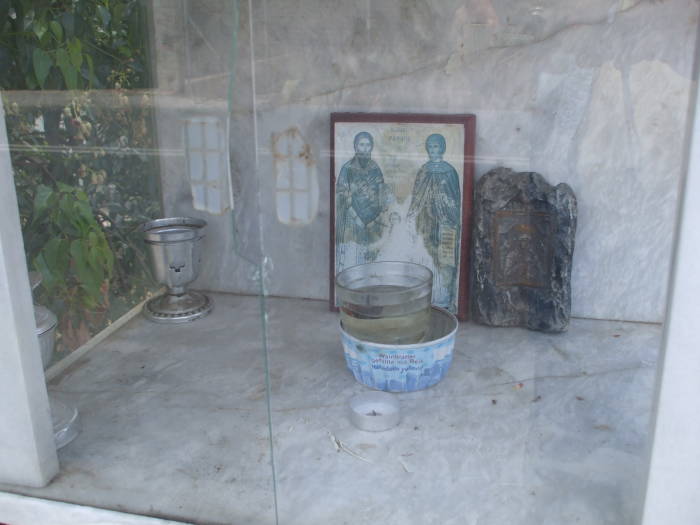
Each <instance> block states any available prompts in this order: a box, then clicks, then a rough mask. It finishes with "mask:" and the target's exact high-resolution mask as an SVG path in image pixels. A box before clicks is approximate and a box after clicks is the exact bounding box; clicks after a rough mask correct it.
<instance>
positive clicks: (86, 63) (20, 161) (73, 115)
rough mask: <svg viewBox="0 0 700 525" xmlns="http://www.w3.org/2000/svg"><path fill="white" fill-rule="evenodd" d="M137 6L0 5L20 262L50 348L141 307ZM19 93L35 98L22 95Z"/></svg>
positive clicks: (145, 104)
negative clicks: (54, 321) (53, 341)
mask: <svg viewBox="0 0 700 525" xmlns="http://www.w3.org/2000/svg"><path fill="white" fill-rule="evenodd" d="M145 23H146V13H145V12H144V9H143V8H142V3H141V2H139V1H137V0H91V1H78V0H43V1H42V0H9V1H8V0H0V71H3V74H2V75H0V88H2V89H3V90H4V93H3V102H4V104H5V113H6V122H7V128H8V135H9V140H10V148H11V157H12V164H13V168H14V175H15V184H16V188H17V194H18V200H19V207H20V218H21V223H22V230H23V235H24V242H25V250H26V253H27V261H28V264H29V267H30V268H33V269H35V270H38V271H40V272H41V274H42V276H43V286H42V287H41V289H40V290H41V292H40V296H39V297H38V300H39V302H41V303H42V304H45V305H47V306H48V307H49V308H50V309H52V310H53V311H54V312H55V313H56V314H57V315H58V317H59V320H60V321H59V322H60V324H59V334H60V335H59V345H58V348H59V350H69V349H72V348H75V347H77V346H79V345H80V344H82V343H84V342H85V341H86V340H87V339H89V337H90V336H91V335H92V334H94V333H95V332H96V331H98V330H99V329H101V328H103V327H104V326H105V325H106V324H108V323H109V322H110V320H112V319H114V318H116V317H118V316H120V315H121V314H123V313H124V312H125V311H126V310H127V309H128V308H130V307H131V306H133V305H134V304H135V303H137V302H138V301H140V300H141V299H143V298H144V297H145V296H146V295H147V293H148V292H149V290H150V288H151V286H152V285H151V282H152V281H151V279H150V276H149V274H148V266H147V262H146V259H145V255H144V253H143V250H144V248H143V245H142V243H141V241H140V236H139V234H138V232H137V231H136V229H137V227H138V225H139V224H141V223H142V222H144V221H146V220H149V219H151V218H154V217H157V216H158V215H159V214H160V204H159V202H160V199H159V194H158V185H157V173H158V171H157V168H158V166H157V164H156V157H155V156H154V155H153V154H152V152H153V151H154V137H153V131H152V129H153V126H152V109H151V107H152V105H151V101H150V98H149V95H147V94H144V92H142V91H136V90H139V89H141V88H146V87H148V78H149V72H148V69H147V64H148V61H147V42H146V41H145V39H144V35H146V34H147V32H146V25H145ZM28 91H33V92H34V93H36V95H35V96H30V95H29V93H28Z"/></svg>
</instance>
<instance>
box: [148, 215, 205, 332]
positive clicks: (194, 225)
mask: <svg viewBox="0 0 700 525" xmlns="http://www.w3.org/2000/svg"><path fill="white" fill-rule="evenodd" d="M206 225H207V223H206V221H204V220H202V219H195V218H192V217H170V218H165V219H156V220H154V221H150V222H147V223H146V224H144V225H143V226H142V227H141V230H142V231H143V236H144V240H145V242H146V244H148V246H149V248H150V255H151V263H152V266H153V271H154V276H155V278H156V280H157V281H158V282H159V283H161V284H164V285H166V286H167V287H168V291H167V292H166V293H165V294H163V295H161V296H159V297H154V298H153V299H151V300H149V301H148V302H147V303H146V304H145V305H144V307H143V314H144V316H145V317H146V318H147V319H149V320H151V321H154V322H156V323H168V324H171V323H186V322H189V321H194V320H196V319H199V318H201V317H204V316H205V315H207V314H208V313H209V312H211V310H212V307H213V303H212V301H211V299H210V298H209V297H207V296H206V295H204V294H202V293H198V292H193V291H187V285H188V284H190V283H191V282H192V281H194V280H195V279H196V278H197V276H198V275H199V266H200V262H201V240H202V239H203V238H204V235H203V233H202V229H203V228H204V227H205V226H206Z"/></svg>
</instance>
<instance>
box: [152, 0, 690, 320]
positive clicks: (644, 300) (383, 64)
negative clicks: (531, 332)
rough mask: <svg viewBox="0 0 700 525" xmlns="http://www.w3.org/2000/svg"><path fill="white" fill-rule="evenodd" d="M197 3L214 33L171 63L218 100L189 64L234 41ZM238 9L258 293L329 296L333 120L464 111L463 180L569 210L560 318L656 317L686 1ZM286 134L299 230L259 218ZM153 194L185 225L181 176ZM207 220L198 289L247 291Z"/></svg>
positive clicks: (241, 117) (505, 0)
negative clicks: (548, 190) (543, 195)
mask: <svg viewBox="0 0 700 525" xmlns="http://www.w3.org/2000/svg"><path fill="white" fill-rule="evenodd" d="M196 4H197V16H198V17H199V19H200V20H202V22H201V24H204V25H206V24H207V23H208V24H209V25H210V26H212V28H213V29H211V30H210V31H203V36H204V37H206V38H204V40H203V41H200V44H199V47H197V46H194V44H192V42H190V44H188V45H189V47H190V48H191V49H190V52H188V53H186V54H185V56H184V59H185V60H186V62H187V64H189V70H188V71H189V75H190V76H193V77H198V78H200V79H201V80H200V81H199V84H197V85H199V86H201V87H200V88H198V89H196V90H193V91H191V97H197V96H198V94H199V95H201V94H202V93H205V92H206V88H205V86H209V87H210V88H211V86H215V85H216V84H215V82H216V78H215V77H216V75H215V71H214V72H213V71H212V66H211V63H207V68H208V69H207V70H206V71H202V73H201V74H199V75H197V74H193V73H192V71H193V67H192V64H195V66H194V69H196V68H197V67H199V68H204V65H203V64H204V61H203V57H204V54H206V53H209V54H211V52H212V50H217V52H218V53H219V54H220V55H221V56H226V54H227V53H229V52H230V50H231V45H230V44H231V42H230V38H228V36H229V35H230V34H231V33H232V31H233V29H234V28H233V26H232V25H231V24H232V21H233V20H234V17H233V16H229V15H231V13H230V12H228V13H225V15H226V16H222V15H221V14H216V9H218V8H217V7H216V6H217V5H220V4H221V2H220V1H214V0H200V1H199V2H196ZM241 4H242V5H241V12H240V19H239V21H238V22H239V23H238V37H239V38H238V47H237V49H238V53H237V55H236V62H235V64H233V66H232V67H234V68H235V71H236V81H235V85H234V89H233V90H231V92H230V93H231V101H232V111H231V115H232V128H231V155H232V159H233V160H232V166H233V179H234V183H233V184H234V189H235V190H236V192H237V195H236V206H237V211H236V214H235V217H236V226H235V227H236V228H237V229H238V231H239V235H238V237H239V238H240V239H242V240H241V242H243V244H244V248H243V249H242V250H240V252H243V253H244V254H249V255H251V259H253V260H255V259H256V258H258V257H259V254H260V253H262V254H264V255H265V256H266V257H267V258H268V260H269V265H268V270H269V275H268V280H267V283H268V292H269V293H270V294H273V295H283V296H297V297H298V296H301V297H309V298H326V297H327V294H328V256H329V240H328V228H329V204H328V194H329V156H328V149H329V114H330V113H331V112H333V111H368V112H420V113H473V114H475V115H476V117H477V137H476V157H477V158H476V175H477V177H478V176H480V175H482V174H483V173H485V172H486V171H488V170H489V169H491V168H493V167H495V166H507V167H511V168H513V169H516V170H534V171H538V172H540V173H541V174H543V175H544V176H545V178H546V179H548V181H549V182H551V183H558V182H566V183H568V184H569V185H570V186H571V187H572V188H573V190H574V192H575V193H576V195H577V197H578V205H579V224H578V233H577V238H576V249H575V252H574V268H573V279H572V281H573V283H572V287H573V290H572V301H573V304H572V315H574V316H580V317H592V318H605V319H622V320H633V321H647V322H660V321H662V320H663V316H664V307H665V295H666V285H667V275H668V271H669V267H670V250H671V246H672V238H673V232H674V217H675V211H676V203H677V200H678V186H679V183H680V181H681V176H682V172H683V158H684V145H685V138H686V126H687V115H688V104H689V95H690V92H691V88H692V82H691V77H692V70H693V61H694V48H695V40H696V26H697V15H698V2H697V1H693V0H666V1H662V2H658V1H635V0H619V1H607V0H592V1H589V2H583V3H582V2H573V1H572V0H568V1H567V0H555V1H553V2H547V3H542V2H536V1H533V0H526V1H515V0H459V1H458V0H443V1H440V2H437V1H430V0H387V1H376V0H357V1H352V2H341V1H339V0H334V1H328V0H261V1H259V2H253V4H254V5H253V11H252V15H251V13H248V10H247V4H246V3H245V2H242V3H241ZM210 9H211V10H212V12H213V13H214V14H213V15H212V16H206V13H207V12H208V10H210ZM190 16H191V15H190ZM250 16H252V19H251V18H250ZM251 22H252V23H251ZM249 27H252V38H250V36H251V34H250V33H249V31H248V29H249ZM217 28H218V29H217ZM156 29H157V28H156ZM227 31H228V32H227ZM198 53H199V55H198ZM251 56H252V57H253V60H251ZM224 62H225V61H223V62H222V65H221V66H220V67H221V69H222V72H223V73H225V72H227V71H228V70H227V69H226V68H228V67H229V66H231V63H230V62H229V63H227V64H228V65H227V64H226V63H224ZM197 64H199V65H197ZM214 69H215V68H214ZM195 73H196V71H195ZM207 78H208V79H209V80H208V81H207V80H206V79H207ZM195 82H196V81H195ZM190 85H193V84H190ZM253 86H254V87H253ZM227 95H228V92H227V90H225V89H224V88H223V87H221V88H220V89H219V95H217V96H218V97H219V98H221V99H222V100H225V99H226V97H227ZM252 108H255V112H253V111H252ZM222 111H223V110H222ZM254 117H255V118H254ZM289 130H293V131H292V133H294V136H295V137H297V138H298V137H302V140H303V141H304V143H305V145H306V151H307V152H308V155H307V157H306V160H307V161H308V162H307V165H308V166H309V167H310V169H309V173H310V174H311V175H312V176H313V177H316V178H317V179H318V185H319V191H320V193H319V195H320V202H319V206H318V212H317V213H316V215H315V218H314V219H313V220H312V221H310V222H303V223H299V224H286V223H284V222H282V221H280V220H279V217H278V213H276V211H275V202H276V201H275V184H276V177H277V176H278V175H279V170H280V162H279V155H278V153H279V152H276V151H275V146H274V143H273V137H278V136H279V134H280V133H284V132H289ZM166 179H167V180H169V181H170V182H166V183H165V184H164V187H165V201H166V210H168V211H169V212H175V211H177V212H179V213H186V212H189V211H191V210H190V209H188V206H190V204H189V200H188V195H187V187H186V186H187V185H186V184H182V181H183V180H184V173H183V172H182V170H178V169H172V170H171V171H170V172H169V173H168V174H167V177H166ZM178 181H180V182H178ZM207 220H209V221H210V224H211V225H212V227H211V233H210V235H209V238H208V240H207V243H208V244H207V252H206V255H205V258H206V259H207V260H208V262H207V263H206V265H205V269H204V272H203V274H202V276H201V278H200V279H199V281H198V282H197V283H196V285H198V286H199V287H200V288H205V289H215V290H222V291H237V292H241V291H243V292H255V291H256V287H255V283H254V281H253V280H251V279H250V275H249V272H248V273H246V272H244V271H240V264H241V263H240V260H241V259H240V257H239V256H238V255H236V254H235V253H234V251H233V250H231V246H230V239H231V233H232V226H231V224H230V219H229V218H228V217H225V216H221V217H216V216H211V217H207Z"/></svg>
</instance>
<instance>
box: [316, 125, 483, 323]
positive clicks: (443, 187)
mask: <svg viewBox="0 0 700 525" xmlns="http://www.w3.org/2000/svg"><path fill="white" fill-rule="evenodd" d="M331 124H332V132H331V199H332V202H331V275H330V281H331V291H330V303H331V308H334V307H335V306H336V303H335V292H334V288H333V280H334V278H335V275H337V274H338V273H339V272H341V271H342V270H344V269H346V268H348V267H350V266H355V265H357V264H363V263H367V262H374V261H408V262H414V263H419V264H422V265H424V266H427V267H428V268H430V269H431V270H432V271H433V275H434V281H433V297H432V302H433V304H434V305H436V306H441V307H443V308H446V309H447V310H449V311H451V312H453V313H455V314H457V315H458V317H459V318H460V319H465V318H466V316H467V285H468V270H467V269H468V264H467V262H468V261H467V259H468V253H469V219H470V216H471V193H472V180H473V169H474V168H473V154H474V153H473V152H474V136H475V130H474V127H475V117H474V116H473V115H413V114H367V113H334V114H332V115H331ZM426 153H427V159H426Z"/></svg>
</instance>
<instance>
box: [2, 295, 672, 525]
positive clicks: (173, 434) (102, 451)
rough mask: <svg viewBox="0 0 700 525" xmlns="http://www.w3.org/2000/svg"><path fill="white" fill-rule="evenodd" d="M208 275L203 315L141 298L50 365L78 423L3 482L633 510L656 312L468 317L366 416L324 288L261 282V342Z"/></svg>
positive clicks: (503, 513)
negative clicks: (386, 424)
mask: <svg viewBox="0 0 700 525" xmlns="http://www.w3.org/2000/svg"><path fill="white" fill-rule="evenodd" d="M211 295H212V297H213V299H214V301H215V309H214V312H213V313H212V314H211V315H210V316H209V317H207V318H204V319H201V320H198V321H196V322H194V323H191V324H187V325H179V326H163V325H155V324H152V323H150V322H148V321H147V320H145V319H143V318H141V317H140V316H139V317H137V318H135V319H133V320H132V321H130V322H129V323H128V324H127V325H125V326H124V327H123V328H122V329H121V330H119V331H118V332H116V333H114V334H112V335H111V336H110V337H109V338H108V339H106V340H105V341H103V342H102V343H100V344H99V345H98V346H97V347H95V348H94V349H93V350H91V351H90V352H88V353H87V354H86V355H84V356H83V357H82V358H80V359H79V360H78V361H76V362H75V363H74V364H73V365H71V366H70V367H69V368H68V369H66V370H65V372H64V373H62V374H61V375H60V376H58V377H57V378H56V379H54V380H53V381H51V383H50V385H49V389H50V390H51V391H53V392H55V393H56V394H57V395H59V396H62V397H63V398H64V399H65V400H66V401H68V402H70V403H73V404H75V405H76V406H77V407H78V408H79V410H80V412H81V417H82V425H83V430H82V433H81V434H80V436H79V437H78V438H77V439H76V440H75V441H74V442H73V443H71V444H70V445H68V446H67V447H65V448H64V449H62V450H60V451H59V459H60V462H61V472H60V474H59V475H58V476H57V477H56V478H55V479H54V480H53V482H52V483H51V484H50V485H49V486H48V487H46V488H43V489H28V488H22V487H16V486H8V485H0V490H1V491H5V492H10V493H16V494H23V495H28V496H34V497H38V498H43V499H49V500H59V501H65V502H71V503H78V504H82V505H89V506H94V507H100V508H104V509H110V510H117V511H122V512H130V513H135V514H142V515H147V516H153V517H158V518H165V519H172V520H179V521H184V522H194V523H211V524H230V523H234V524H246V523H250V524H265V525H266V524H272V523H275V498H276V501H277V512H278V515H279V523H284V524H299V525H301V524H304V525H309V524H316V523H319V524H321V523H333V524H343V523H348V524H353V525H357V524H365V523H367V524H368V523H382V524H414V523H415V524H426V523H440V524H442V525H446V524H477V523H478V524H484V525H489V524H495V525H497V524H502V523H519V524H532V525H535V524H537V525H543V524H545V525H546V524H552V525H554V524H557V525H558V524H561V523H577V524H581V525H584V524H590V525H604V524H611V525H613V524H614V525H625V524H630V525H631V524H633V523H635V521H636V519H637V516H638V513H639V511H640V509H641V502H642V494H643V487H644V480H645V475H646V468H647V446H648V440H649V419H650V415H651V407H652V392H653V386H654V380H655V373H656V360H657V357H658V350H659V346H660V339H661V327H660V326H659V325H653V324H639V323H627V322H616V321H594V320H584V319H573V320H572V322H571V327H570V329H569V331H568V332H567V333H565V334H560V335H548V334H542V333H536V332H530V331H527V330H523V329H518V328H515V329H504V328H489V327H484V326H478V325H474V324H471V323H464V324H462V325H461V327H460V331H459V334H458V339H457V344H456V350H455V356H454V361H453V364H452V368H451V369H450V371H449V373H448V374H447V377H446V378H445V379H444V380H443V381H442V382H441V383H439V384H438V385H436V386H435V387H433V388H430V389H428V390H425V391H421V392H415V393H408V394H400V395H399V399H400V402H401V405H402V417H403V419H402V421H401V423H400V424H399V426H397V427H396V428H394V429H391V430H388V431H386V432H380V433H369V432H363V431H361V430H358V429H356V428H355V427H354V426H352V424H351V423H350V420H349V417H348V414H347V402H348V400H349V399H350V397H352V396H353V395H355V394H358V393H360V392H363V391H365V390H366V389H365V387H363V386H362V385H360V384H358V383H356V382H355V381H354V379H353V378H352V376H351V375H350V373H349V372H348V371H347V370H346V368H345V363H344V360H343V355H342V349H341V347H340V343H339V340H338V332H337V314H334V313H332V312H329V311H328V309H327V303H326V302H324V301H311V300H299V299H275V298H268V299H266V301H265V308H266V311H267V316H266V318H265V325H266V327H267V339H266V345H264V344H263V341H264V339H263V336H262V327H263V318H262V317H261V315H260V304H261V302H260V299H259V298H257V297H244V296H236V295H227V294H211ZM264 348H266V349H267V352H265V350H264ZM266 355H267V359H268V362H269V371H270V373H269V378H270V380H269V385H270V392H271V397H270V400H269V402H270V408H271V412H270V413H271V421H272V445H273V446H272V447H270V440H269V435H270V434H269V431H268V411H267V396H266V381H265V357H266ZM271 452H272V453H274V464H275V476H276V491H275V487H274V485H273V476H272V469H271V466H270V464H271Z"/></svg>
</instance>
